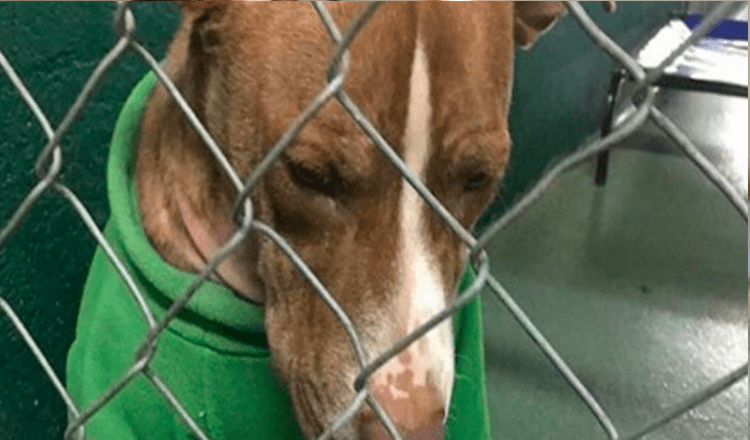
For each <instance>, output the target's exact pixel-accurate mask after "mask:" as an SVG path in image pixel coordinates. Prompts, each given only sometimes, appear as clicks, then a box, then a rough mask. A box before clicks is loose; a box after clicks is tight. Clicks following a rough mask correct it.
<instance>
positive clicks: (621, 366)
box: [484, 149, 748, 440]
mask: <svg viewBox="0 0 750 440" xmlns="http://www.w3.org/2000/svg"><path fill="white" fill-rule="evenodd" d="M593 175H594V169H593V164H587V165H585V166H582V167H579V168H578V169H576V170H573V171H570V172H568V173H567V174H565V175H564V176H563V177H562V178H561V179H560V180H559V181H558V183H557V184H556V186H555V187H554V188H553V189H552V190H551V191H550V192H549V193H548V194H546V196H545V197H544V199H542V200H541V201H540V202H539V203H538V204H537V205H536V206H534V207H532V209H531V210H530V211H529V212H527V213H526V214H525V215H524V216H523V217H522V218H521V219H519V220H518V221H517V222H516V223H514V224H512V225H511V226H510V227H509V228H507V229H506V230H504V231H501V233H499V234H498V235H496V236H495V237H494V238H493V241H492V243H491V246H490V250H489V256H490V262H491V266H492V268H493V273H494V275H495V276H496V277H497V278H498V280H500V282H501V283H502V284H503V285H504V286H505V287H506V289H508V291H509V292H510V293H511V295H513V297H514V298H515V299H516V300H517V301H518V303H519V304H520V305H521V307H522V308H523V309H524V310H525V311H526V313H527V314H528V315H529V316H530V317H531V319H532V320H533V321H534V322H535V323H536V324H537V326H538V327H539V328H540V330H541V331H542V332H543V333H544V334H545V336H547V338H548V339H549V340H550V342H551V343H552V344H553V345H554V346H555V347H556V349H557V350H558V352H559V353H560V354H561V355H562V356H563V357H564V358H565V359H566V360H567V362H568V363H569V365H570V366H571V368H572V369H573V370H574V371H575V372H576V373H577V374H578V375H579V377H580V378H581V379H582V381H583V382H584V384H586V386H587V387H588V388H589V389H590V390H591V391H592V393H593V394H594V395H595V397H597V399H598V400H599V402H600V403H601V404H602V406H603V408H604V409H605V411H607V413H608V414H609V415H610V417H611V418H612V419H613V422H614V423H615V425H616V426H617V428H618V430H619V432H620V434H628V433H631V432H633V431H635V430H637V429H639V428H640V427H641V426H643V425H644V424H646V423H648V422H649V421H651V420H653V419H654V418H655V417H657V416H658V415H660V414H662V413H663V412H664V411H666V410H667V409H668V408H670V407H671V406H672V405H674V404H676V403H678V402H680V401H681V400H682V399H683V398H685V397H687V396H688V395H690V394H692V393H693V392H695V391H697V390H698V389H700V388H702V387H704V386H706V385H708V384H710V383H712V382H714V381H715V380H717V379H719V378H720V377H722V376H724V375H726V374H727V373H729V372H730V371H732V370H734V369H736V368H738V367H739V366H741V365H742V364H743V363H744V362H745V361H746V359H747V356H748V351H747V349H748V325H747V318H748V315H747V313H748V312H747V310H748V303H747V301H748V296H747V290H746V288H747V287H746V278H745V277H746V274H745V270H744V269H745V265H744V264H742V263H744V262H745V260H746V259H747V257H748V254H747V250H746V249H745V246H744V245H745V241H747V229H746V228H747V225H746V223H745V222H744V221H743V220H742V219H741V218H740V216H739V215H738V214H737V213H736V211H735V210H734V209H733V208H732V207H731V205H730V204H729V203H728V202H727V201H726V200H725V199H724V198H723V196H721V195H720V193H719V192H718V190H716V188H714V187H713V186H712V185H711V184H710V183H709V182H708V181H707V180H705V179H704V178H703V177H702V175H701V174H700V173H699V172H698V171H697V170H696V169H695V168H694V167H693V166H692V165H691V164H690V163H689V162H688V161H687V160H686V159H684V158H682V157H679V156H676V155H665V154H654V153H647V152H642V151H633V150H620V149H617V150H614V151H613V152H612V154H611V155H610V170H609V178H608V181H607V185H606V186H605V187H602V188H597V187H596V186H595V185H594V184H593ZM484 310H485V312H484V313H485V321H484V322H485V333H486V341H487V342H486V350H487V369H488V382H489V383H488V388H489V403H490V410H491V413H492V417H493V419H492V432H493V437H494V438H495V439H498V440H499V439H514V440H524V439H534V440H540V439H556V440H557V439H562V440H565V439H575V440H587V439H604V438H606V436H605V434H604V433H603V431H602V430H601V428H600V427H599V426H598V424H597V422H596V421H595V419H594V417H593V416H592V415H591V414H590V413H589V411H588V410H587V408H586V407H585V406H584V404H583V403H582V402H581V401H580V399H579V398H578V397H577V396H576V395H575V394H574V392H573V391H572V390H571V389H570V388H569V387H568V386H567V384H566V383H565V382H564V381H563V380H562V379H561V376H559V375H558V374H557V372H556V371H555V370H554V369H553V367H552V366H551V365H550V364H549V363H548V362H547V360H546V358H544V356H543V355H542V354H541V352H540V351H539V349H537V347H536V346H535V345H534V344H533V343H532V342H531V340H530V339H529V338H528V337H527V336H526V334H525V333H524V332H523V331H522V330H521V328H520V326H519V325H518V324H517V323H516V322H515V321H514V320H513V318H512V317H511V315H510V314H509V313H508V312H507V311H506V310H505V308H504V307H503V306H502V305H501V304H500V302H499V301H497V300H495V299H494V297H492V296H491V294H489V293H485V300H484ZM747 421H748V381H747V377H745V378H743V379H742V380H741V381H740V382H739V383H737V384H735V385H734V386H732V387H731V388H729V389H728V390H726V391H725V392H724V393H722V394H720V395H718V396H716V397H714V398H713V399H711V400H710V401H708V402H707V403H705V404H704V405H702V406H699V407H698V408H696V409H694V410H692V411H690V412H688V413H687V414H685V415H683V416H681V417H680V418H678V419H676V420H675V421H673V422H672V423H670V424H669V425H667V426H665V427H663V428H661V429H659V430H658V431H655V432H654V433H652V434H650V435H649V436H646V437H644V438H645V439H649V440H656V439H670V440H693V439H694V440H714V439H716V440H720V439H721V440H734V439H745V438H748V422H747Z"/></svg>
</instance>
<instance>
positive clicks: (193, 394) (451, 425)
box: [67, 73, 490, 440]
mask: <svg viewBox="0 0 750 440" xmlns="http://www.w3.org/2000/svg"><path fill="white" fill-rule="evenodd" d="M155 84H156V81H155V77H154V75H153V74H152V73H149V74H148V75H146V77H145V78H144V79H143V80H141V82H140V83H139V84H138V85H137V86H136V88H135V89H134V90H133V92H132V93H131V95H130V97H129V98H128V100H127V101H126V103H125V106H124V108H123V110H122V113H121V114H120V116H119V119H118V121H117V126H116V128H115V131H114V134H113V137H112V144H111V147H110V153H109V162H108V169H107V192H108V196H109V203H110V210H111V217H110V219H109V221H108V222H107V226H106V228H105V231H104V233H105V236H106V237H107V240H108V241H109V243H110V244H111V245H112V247H113V248H114V250H115V252H116V253H117V254H118V256H119V257H120V258H121V259H122V262H123V263H124V264H125V266H126V268H127V270H128V272H130V274H131V275H132V276H133V278H134V280H135V283H136V284H137V285H138V288H139V289H140V291H141V292H142V293H143V295H144V296H145V298H146V301H147V303H148V306H149V308H150V309H151V310H152V313H153V314H154V316H155V317H156V319H159V318H160V317H161V316H163V314H164V312H165V310H166V308H167V307H168V306H169V304H170V303H171V302H172V301H174V300H175V298H177V297H179V296H180V295H181V294H182V292H184V290H185V289H186V288H187V286H188V285H189V284H190V283H191V280H192V279H193V277H194V275H193V274H190V273H186V272H182V271H180V270H178V269H176V268H174V267H172V266H170V265H169V264H168V263H166V262H165V261H164V260H163V259H162V258H161V257H160V256H159V254H158V253H157V252H156V250H155V249H154V248H153V247H152V246H151V244H150V243H149V241H148V239H147V238H146V236H145V234H144V232H143V229H142V227H141V224H140V215H139V213H138V204H137V201H136V191H135V186H134V184H133V167H134V151H135V146H136V145H137V136H138V124H139V120H140V115H141V113H142V111H143V108H144V106H145V105H147V104H146V103H147V100H148V97H149V95H150V93H151V91H152V90H153V88H154V86H155ZM470 281H471V272H470V271H467V273H466V275H465V276H464V278H463V280H462V285H461V288H462V289H463V288H464V287H465V286H467V285H468V283H469V282H470ZM481 317H482V314H481V303H480V298H479V297H477V298H476V299H475V300H473V301H472V302H471V303H470V304H469V305H468V306H466V307H465V308H464V309H463V310H462V311H460V312H459V313H457V314H456V316H455V317H454V323H455V329H456V330H455V336H456V382H455V386H454V390H453V400H452V403H451V407H450V410H449V418H448V426H447V438H448V439H456V440H457V439H466V440H484V439H489V438H490V434H489V418H488V412H487V397H486V390H485V373H484V348H483V341H482V321H481ZM146 333H147V325H146V321H145V319H144V318H143V315H142V314H141V312H140V310H139V309H138V307H137V304H136V302H135V301H134V299H133V297H132V295H131V294H130V292H129V291H128V290H127V288H126V286H125V283H124V282H123V281H122V280H121V279H120V277H119V275H118V274H117V273H116V271H115V270H114V268H113V266H112V264H111V263H110V262H109V260H107V258H106V256H105V254H104V252H103V251H102V250H101V249H97V250H96V253H95V254H94V259H93V262H92V264H91V268H90V272H89V275H88V279H87V281H86V284H85V286H84V292H83V298H82V300H81V308H80V312H79V315H78V322H77V325H76V334H75V340H74V341H73V345H72V347H71V348H70V351H69V353H68V359H67V386H68V390H69V392H70V394H71V396H72V397H73V400H74V401H75V402H76V404H77V405H78V408H79V409H80V410H85V409H86V408H88V407H89V406H90V405H91V404H92V403H93V402H94V401H96V400H97V398H98V397H99V396H101V395H102V393H104V392H105V391H106V390H107V389H108V388H110V387H111V386H112V385H113V384H114V383H115V382H117V381H118V380H119V379H120V378H122V377H123V376H124V375H125V373H126V372H127V371H128V369H129V368H130V367H131V366H132V365H133V361H134V356H135V352H136V350H137V349H138V347H139V346H140V344H141V343H142V341H143V339H144V338H145V337H146ZM150 366H151V368H152V370H153V371H154V372H156V373H157V374H158V376H159V377H161V378H162V379H163V381H164V383H165V384H166V385H167V386H168V387H169V389H170V390H171V391H172V392H173V393H174V395H175V396H176V397H177V399H178V400H179V401H180V402H181V404H182V405H183V407H184V408H185V409H186V410H187V411H188V413H189V414H190V415H191V416H192V417H193V419H194V420H195V421H196V423H197V424H198V425H199V426H200V427H201V429H203V430H204V432H205V433H206V434H208V436H209V437H211V438H212V439H225V440H229V439H242V440H246V439H279V440H287V439H288V440H298V439H301V438H302V434H301V432H300V428H299V426H298V425H297V422H296V420H295V418H294V415H293V411H292V407H291V403H290V399H289V396H288V394H287V393H286V390H285V388H284V385H283V384H282V383H281V381H280V380H279V379H278V378H277V376H276V375H275V372H274V369H273V366H272V364H271V360H270V357H269V351H268V346H267V341H266V338H265V334H264V330H263V308H262V307H260V306H256V305H253V304H251V303H249V302H246V301H243V300H241V299H239V298H238V297H237V296H235V295H234V294H233V293H232V292H231V291H230V290H229V289H227V288H225V287H223V286H221V285H218V284H216V283H212V282H206V283H204V284H203V285H202V287H201V288H200V289H199V290H198V292H197V293H196V295H195V296H194V297H193V299H191V300H190V302H189V303H188V305H187V307H186V309H185V310H183V311H182V312H181V313H180V314H179V315H178V316H177V318H176V319H174V320H172V321H171V323H170V324H169V327H168V328H167V329H166V330H165V331H164V332H163V333H162V334H161V336H160V337H159V339H158V342H157V346H156V351H155V354H154V357H153V359H152V361H151V363H150ZM188 432H189V430H188V429H187V428H186V427H185V426H184V424H183V423H182V422H181V420H180V419H179V417H178V416H177V415H176V413H175V412H173V410H172V409H171V407H170V405H169V404H168V403H167V401H166V400H165V399H164V398H163V397H162V396H161V394H160V393H159V392H158V391H157V390H156V388H155V387H154V386H153V385H152V384H151V383H150V382H149V380H148V379H147V378H146V377H145V376H143V375H138V376H136V378H135V379H134V380H133V381H131V382H130V383H129V384H128V385H127V386H126V387H125V388H124V389H123V390H121V392H120V393H119V394H117V395H116V397H115V398H114V399H112V400H111V401H110V402H109V403H108V404H107V405H105V406H104V407H103V408H102V409H101V410H100V411H98V412H97V413H96V414H95V415H94V416H93V417H92V418H91V419H90V420H89V421H88V422H87V423H86V425H85V433H86V438H88V439H106V440H134V439H189V438H193V437H192V436H191V434H189V433H188Z"/></svg>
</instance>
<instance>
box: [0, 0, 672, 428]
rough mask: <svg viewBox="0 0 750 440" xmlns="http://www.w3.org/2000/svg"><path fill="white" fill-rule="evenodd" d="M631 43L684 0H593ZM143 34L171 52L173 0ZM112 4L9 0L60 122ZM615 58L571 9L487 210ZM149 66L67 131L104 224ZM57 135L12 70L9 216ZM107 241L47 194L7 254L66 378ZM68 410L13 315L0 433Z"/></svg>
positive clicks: (5, 280) (6, 335)
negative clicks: (86, 291) (117, 139)
mask: <svg viewBox="0 0 750 440" xmlns="http://www.w3.org/2000/svg"><path fill="white" fill-rule="evenodd" d="M585 7H586V9H587V10H588V11H589V12H590V13H591V14H592V16H593V17H594V19H595V20H596V21H597V23H599V24H600V26H601V27H603V28H604V29H605V30H607V31H608V32H609V33H610V35H612V36H613V38H614V39H615V40H616V41H618V42H620V43H621V44H622V45H623V46H624V47H625V48H630V47H632V46H634V45H635V44H636V43H637V42H639V41H640V40H641V39H642V38H643V36H644V35H647V34H648V33H650V32H651V31H652V30H653V29H654V28H655V27H656V26H658V24H660V23H663V22H665V21H666V20H667V19H668V17H669V16H670V14H672V13H679V12H681V11H682V10H683V8H684V3H683V2H671V3H655V2H654V3H652V2H648V3H645V2H644V3H640V2H638V3H635V2H621V3H619V11H618V12H617V13H616V14H615V15H612V16H608V15H606V14H604V13H603V12H601V5H600V4H599V3H592V4H586V5H585ZM133 8H134V11H135V17H136V20H137V25H138V31H137V36H138V39H139V40H140V41H141V42H143V43H145V44H146V46H147V47H148V48H149V49H150V50H152V51H153V53H154V54H155V55H156V56H157V57H161V56H163V53H164V48H165V46H166V44H167V43H168V41H169V37H170V35H171V32H172V31H173V30H174V29H175V26H176V24H177V20H178V14H177V8H176V7H175V6H174V5H172V4H171V3H159V2H156V3H148V4H145V3H141V4H134V6H133ZM113 11H114V5H113V4H110V3H98V2H90V3H88V2H87V3H83V2H81V3H79V2H66V3H62V2H43V3H37V2H22V3H10V2H0V50H2V51H3V52H4V53H5V55H6V56H7V57H8V59H9V60H10V61H11V63H12V64H13V66H14V67H15V68H16V70H17V71H18V73H19V74H20V75H21V77H22V78H23V79H24V81H25V83H26V84H27V86H28V88H29V89H30V90H31V92H32V94H33V95H34V96H35V97H36V99H37V101H38V102H39V104H40V105H41V107H42V109H43V110H44V111H45V113H46V114H47V115H48V117H49V118H50V120H51V121H52V123H53V125H56V124H57V123H59V122H60V121H61V120H62V118H63V116H64V114H65V112H66V111H67V109H68V108H69V106H70V105H71V104H72V103H73V101H74V100H75V97H76V96H77V94H78V92H79V90H80V88H81V87H82V85H83V83H84V82H85V81H86V79H87V78H88V76H89V75H90V73H91V71H92V70H93V69H94V67H95V66H96V64H97V63H98V61H99V60H100V59H101V57H102V56H103V55H104V54H105V53H106V52H107V51H108V50H109V49H110V48H111V47H112V45H113V44H114V42H115V36H114V32H113V30H112V25H111V18H112V13H113ZM612 66H613V65H612V63H611V62H610V61H609V60H608V59H607V58H606V57H605V56H604V55H602V54H601V53H600V52H599V51H598V50H596V49H595V48H594V47H593V45H592V44H591V43H590V41H589V40H588V38H587V37H586V36H585V35H584V34H583V32H582V31H581V30H580V29H578V27H577V26H576V24H575V23H574V21H573V20H572V19H570V18H566V19H564V20H563V21H562V22H561V23H559V24H558V25H557V26H556V28H555V29H554V30H553V31H552V32H550V33H549V34H548V35H547V36H546V37H545V38H544V39H543V40H542V41H540V42H539V44H538V45H537V46H536V47H535V48H534V49H533V50H532V51H530V52H528V53H525V52H520V51H519V53H518V58H517V73H516V82H515V92H514V100H513V105H512V113H513V116H512V118H511V130H512V136H513V142H514V148H513V155H512V162H511V168H510V171H509V173H508V176H507V178H506V180H505V184H504V192H503V196H502V197H501V198H500V199H499V200H498V202H497V203H495V205H494V207H493V210H492V212H491V213H490V214H489V215H488V217H487V218H491V217H494V216H496V215H498V214H499V213H500V212H502V210H503V209H504V207H505V206H507V204H508V203H509V202H511V201H512V200H514V199H515V198H516V197H517V195H518V194H519V193H520V192H521V191H523V190H524V189H525V188H527V187H528V186H529V184H530V183H532V182H533V181H534V179H536V178H538V176H539V175H540V173H541V172H542V170H543V169H545V168H546V167H547V165H548V164H549V162H550V160H551V159H552V158H553V157H555V156H558V155H560V154H562V153H564V152H567V151H570V150H571V149H573V148H575V147H576V146H577V145H578V144H579V143H580V142H581V140H582V139H583V138H584V137H586V136H587V135H589V134H590V133H592V132H593V131H595V129H596V128H597V126H598V123H599V122H598V121H599V118H600V114H601V109H602V107H603V103H604V93H605V91H606V86H607V83H608V80H609V72H610V71H611V69H612ZM145 72H146V68H145V66H144V64H143V63H142V62H141V61H140V60H139V59H138V58H137V57H136V56H135V55H133V54H126V55H124V56H123V58H122V59H121V60H120V62H119V63H118V64H116V65H115V66H114V67H113V68H112V69H111V71H110V73H109V75H108V76H107V77H106V78H105V80H104V81H103V83H102V85H101V87H100V88H99V90H98V91H97V92H96V94H95V95H94V97H93V99H92V101H91V103H90V104H89V105H88V106H87V107H86V110H85V111H84V112H83V114H82V116H81V118H80V119H79V120H78V121H77V122H76V123H75V124H74V126H73V127H72V129H71V130H70V132H69V133H68V134H67V135H66V136H65V137H64V138H63V141H62V146H63V155H64V156H63V158H64V162H63V170H62V181H63V182H64V183H66V184H67V185H69V186H70V187H71V189H72V190H73V191H75V192H76V194H78V196H79V197H80V198H81V199H82V200H83V201H84V203H85V204H86V206H87V207H88V209H89V210H90V211H91V213H92V215H93V217H94V219H95V220H96V222H97V224H99V225H100V226H103V225H104V222H105V221H106V218H107V214H108V213H107V202H106V194H105V183H104V168H105V161H106V153H107V151H106V150H107V144H108V142H109V137H110V133H111V129H112V127H113V125H114V122H115V118H116V117H117V114H118V111H119V109H120V106H121V103H122V102H123V101H124V99H125V97H126V96H127V94H128V92H129V90H130V89H131V87H132V86H133V85H134V84H135V83H136V82H137V80H138V79H139V78H140V77H141V76H142V75H143V74H144V73H145ZM44 142H45V137H44V135H43V132H42V130H41V129H40V127H39V125H38V124H37V123H36V121H35V120H34V118H33V117H32V115H31V113H30V112H29V110H28V109H27V108H26V106H25V105H24V104H23V103H22V102H21V100H20V98H19V97H18V95H17V93H16V91H15V90H14V88H13V87H12V86H11V85H10V83H9V82H8V81H7V79H6V78H5V76H4V75H1V74H0V224H3V223H4V222H5V221H7V219H8V218H9V217H10V215H11V214H12V212H13V211H14V210H15V209H16V207H17V206H18V204H19V203H20V202H21V200H22V199H23V197H24V196H25V195H26V193H27V192H28V191H29V190H30V189H31V188H32V186H33V185H34V184H35V183H36V179H35V177H34V175H33V173H32V171H31V170H32V167H33V164H34V160H35V158H36V155H37V154H38V152H39V150H40V149H41V148H42V146H43V145H44ZM94 246H95V243H94V240H93V238H92V237H91V236H90V235H89V234H88V232H87V231H86V229H85V228H84V226H83V224H82V223H81V221H80V220H79V218H78V217H77V215H76V214H75V213H74V212H73V210H72V208H71V207H70V206H69V205H68V204H67V202H65V201H63V200H62V199H61V198H59V197H57V196H55V195H52V194H47V195H44V196H42V198H41V200H40V201H39V202H38V203H37V204H36V206H35V207H34V208H33V210H32V212H31V214H30V215H29V217H28V218H27V219H26V221H25V223H24V224H23V225H22V226H21V228H20V229H19V230H18V232H17V233H16V234H15V235H14V236H13V237H11V239H10V241H9V242H8V243H7V244H6V246H5V247H3V248H2V249H0V294H1V295H2V296H3V297H4V298H5V299H6V300H8V302H9V303H10V304H11V306H12V307H13V308H14V309H15V310H16V312H17V313H18V315H19V316H20V317H21V319H22V320H23V321H24V322H25V323H26V325H27V327H28V328H29V329H30V331H31V333H32V335H33V336H34V337H35V338H36V339H37V342H38V343H39V345H40V346H41V348H42V350H43V351H44V352H45V354H46V355H47V356H48V358H49V360H50V361H51V363H52V366H53V368H54V369H55V371H57V372H58V374H60V375H61V376H63V375H64V364H65V353H66V351H67V348H68V345H69V344H70V342H71V340H72V331H73V326H74V324H75V316H76V310H77V307H78V301H79V295H80V291H81V287H82V284H83V281H84V279H85V276H86V269H87V266H88V263H89V261H90V259H91V256H92V253H93V250H94ZM65 422H66V414H65V408H64V405H63V404H62V401H61V400H60V398H59V397H58V396H57V393H56V392H55V390H54V388H53V387H52V385H51V383H50V382H49V381H48V380H47V379H46V376H44V373H43V372H42V370H41V367H39V365H38V364H37V362H36V360H35V359H34V358H33V356H32V355H31V353H30V351H29V350H28V349H27V348H26V346H25V344H24V343H23V341H22V340H21V339H20V337H19V336H18V335H17V333H16V332H15V331H14V330H13V328H12V326H11V325H10V323H9V322H8V321H7V320H5V319H0V439H50V438H60V437H61V434H62V432H63V430H64V426H65Z"/></svg>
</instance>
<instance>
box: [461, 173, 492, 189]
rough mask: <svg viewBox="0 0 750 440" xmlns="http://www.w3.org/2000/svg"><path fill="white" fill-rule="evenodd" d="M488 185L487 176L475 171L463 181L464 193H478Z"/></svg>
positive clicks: (488, 177) (488, 179)
mask: <svg viewBox="0 0 750 440" xmlns="http://www.w3.org/2000/svg"><path fill="white" fill-rule="evenodd" d="M489 183H490V176H489V174H487V173H485V172H483V171H477V172H475V173H473V174H471V175H469V177H468V178H467V179H466V180H465V181H464V191H467V192H468V191H478V190H480V189H483V188H485V187H486V186H487V185H488V184H489Z"/></svg>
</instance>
